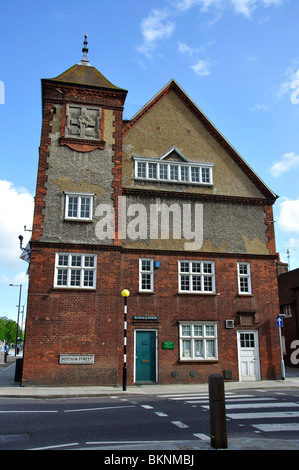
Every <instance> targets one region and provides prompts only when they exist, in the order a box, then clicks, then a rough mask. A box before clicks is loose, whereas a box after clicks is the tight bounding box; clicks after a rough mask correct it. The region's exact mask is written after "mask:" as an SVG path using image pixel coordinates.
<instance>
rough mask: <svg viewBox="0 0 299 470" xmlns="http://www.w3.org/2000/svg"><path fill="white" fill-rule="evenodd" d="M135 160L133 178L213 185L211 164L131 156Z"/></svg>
mask: <svg viewBox="0 0 299 470" xmlns="http://www.w3.org/2000/svg"><path fill="white" fill-rule="evenodd" d="M133 158H134V161H135V172H134V177H135V180H147V181H157V182H159V181H160V182H166V183H183V184H192V185H202V186H203V185H204V186H212V185H213V173H212V168H213V164H211V163H195V162H188V163H187V162H185V161H184V162H178V161H173V160H165V159H163V160H162V159H161V158H159V159H157V158H146V157H133Z"/></svg>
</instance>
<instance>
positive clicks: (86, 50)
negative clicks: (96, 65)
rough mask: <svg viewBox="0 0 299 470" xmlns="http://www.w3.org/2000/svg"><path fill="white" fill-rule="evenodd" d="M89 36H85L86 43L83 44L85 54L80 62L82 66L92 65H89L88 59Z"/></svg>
mask: <svg viewBox="0 0 299 470" xmlns="http://www.w3.org/2000/svg"><path fill="white" fill-rule="evenodd" d="M87 44H88V42H87V34H85V35H84V42H83V48H82V52H83V58H82V60H81V62H80V64H81V65H90V63H89V60H88V59H87V52H88V48H87Z"/></svg>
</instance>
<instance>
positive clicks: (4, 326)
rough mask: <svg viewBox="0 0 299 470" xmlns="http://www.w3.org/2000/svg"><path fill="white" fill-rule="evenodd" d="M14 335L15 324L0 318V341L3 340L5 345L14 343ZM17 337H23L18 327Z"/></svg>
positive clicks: (7, 319) (15, 331) (15, 330)
mask: <svg viewBox="0 0 299 470" xmlns="http://www.w3.org/2000/svg"><path fill="white" fill-rule="evenodd" d="M16 334H17V323H16V322H15V321H14V320H10V319H9V318H7V317H0V341H4V340H5V341H6V343H15V341H16ZM18 337H19V338H22V337H23V335H22V331H21V329H20V327H19V329H18Z"/></svg>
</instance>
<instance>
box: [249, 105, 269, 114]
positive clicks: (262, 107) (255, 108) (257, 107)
mask: <svg viewBox="0 0 299 470" xmlns="http://www.w3.org/2000/svg"><path fill="white" fill-rule="evenodd" d="M251 111H265V112H268V111H270V108H269V106H268V105H267V104H255V105H254V106H253V107H252V108H251Z"/></svg>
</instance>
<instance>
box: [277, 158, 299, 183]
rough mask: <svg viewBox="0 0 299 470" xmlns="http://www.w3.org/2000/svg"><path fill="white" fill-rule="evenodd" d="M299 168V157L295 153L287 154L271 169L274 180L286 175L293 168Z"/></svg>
mask: <svg viewBox="0 0 299 470" xmlns="http://www.w3.org/2000/svg"><path fill="white" fill-rule="evenodd" d="M298 166H299V155H296V154H295V153H294V152H289V153H285V154H284V155H283V156H282V157H281V160H280V161H279V162H276V163H274V164H273V165H272V166H271V168H270V173H271V175H272V176H273V177H274V178H277V177H278V176H280V175H282V174H283V173H286V172H287V171H289V170H291V169H292V168H296V167H298Z"/></svg>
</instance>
